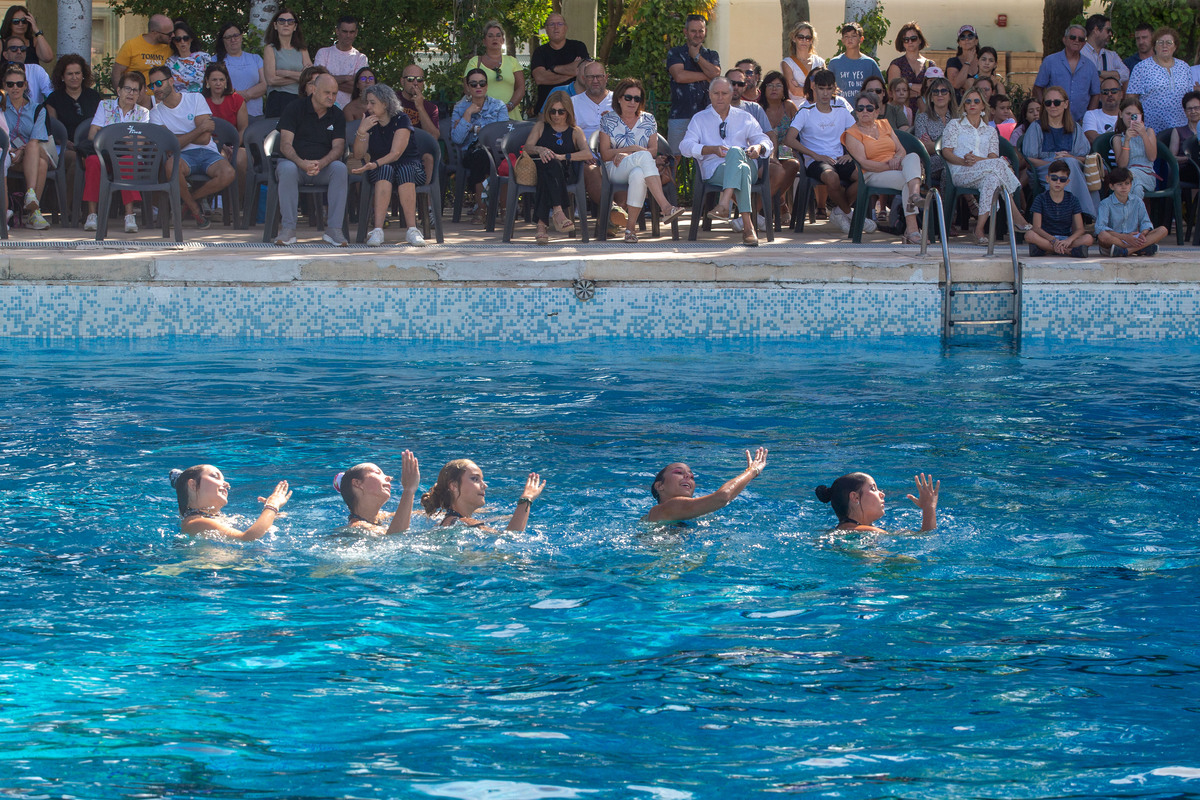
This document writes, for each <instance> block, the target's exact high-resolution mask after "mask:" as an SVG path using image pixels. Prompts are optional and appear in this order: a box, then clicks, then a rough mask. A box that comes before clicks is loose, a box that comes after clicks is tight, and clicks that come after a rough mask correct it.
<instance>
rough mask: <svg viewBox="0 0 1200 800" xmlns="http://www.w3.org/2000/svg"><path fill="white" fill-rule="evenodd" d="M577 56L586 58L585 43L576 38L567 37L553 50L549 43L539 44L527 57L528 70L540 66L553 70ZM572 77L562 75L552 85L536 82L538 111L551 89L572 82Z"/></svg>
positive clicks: (573, 80)
mask: <svg viewBox="0 0 1200 800" xmlns="http://www.w3.org/2000/svg"><path fill="white" fill-rule="evenodd" d="M577 58H588V49H587V45H586V44H584V43H583V42H581V41H579V40H578V39H567V41H566V42H564V43H563V46H562V48H561V49H558V50H555V49H554V48H553V47H551V46H550V44H549V43H547V44H543V45H539V46H538V48H537V49H536V50H534V51H533V56H531V57H530V59H529V68H530V70H534V69H537V68H538V67H542V68H544V69H548V70H553V69H554V68H555V67H561V66H562V65H563V64H570V63H571V62H572V61H574V60H575V59H577ZM574 82H575V79H574V78H568V77H564V78H563V79H562V81H560V82H559V83H556V84H553V85H549V86H546V85H542V84H540V83H539V84H538V87H537V105H536V106H535V108H537V109H538V110H539V111H540V110H541V108H542V106H543V105H544V104H545V102H546V98H547V97H549V96H550V92H551V90H553V89H554V88H555V87H556V86H566V85H568V84H571V83H574Z"/></svg>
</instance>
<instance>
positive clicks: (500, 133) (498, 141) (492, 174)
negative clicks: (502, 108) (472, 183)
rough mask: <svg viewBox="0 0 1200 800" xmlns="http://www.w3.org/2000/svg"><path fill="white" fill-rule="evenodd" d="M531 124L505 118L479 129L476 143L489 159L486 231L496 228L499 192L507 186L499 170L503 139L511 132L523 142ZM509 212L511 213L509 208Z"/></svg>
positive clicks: (502, 154) (505, 179)
mask: <svg viewBox="0 0 1200 800" xmlns="http://www.w3.org/2000/svg"><path fill="white" fill-rule="evenodd" d="M533 125H534V123H532V122H516V121H514V120H511V119H505V120H500V121H499V122H489V123H488V124H487V125H484V126H483V128H481V129H480V131H479V138H478V143H479V144H480V145H481V146H482V147H483V148H484V150H485V152H486V153H487V156H488V159H489V160H490V161H491V169H490V170H489V172H488V177H487V187H488V188H487V193H488V208H487V223H486V224H485V225H484V230H486V231H494V230H496V217H497V216H498V214H499V212H500V192H502V191H505V190H507V188H508V176H507V175H501V174H500V172H499V167H500V162H501V161H503V160H504V140H505V138H506V137H508V136H509V135H510V134H511V135H512V136H513V138H514V139H517V138H519V139H520V141H521V143H522V144H524V143H525V140H526V139H527V138H529V132H530V131H531V130H533ZM509 214H510V215H511V214H512V209H511V208H510V209H509Z"/></svg>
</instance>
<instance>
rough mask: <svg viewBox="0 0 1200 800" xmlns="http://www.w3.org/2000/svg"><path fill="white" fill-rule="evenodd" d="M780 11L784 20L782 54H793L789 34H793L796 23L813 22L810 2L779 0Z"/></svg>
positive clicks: (805, 0) (803, 0)
mask: <svg viewBox="0 0 1200 800" xmlns="http://www.w3.org/2000/svg"><path fill="white" fill-rule="evenodd" d="M779 11H780V15H781V16H782V18H783V31H782V36H781V39H782V41H781V45H782V48H783V49H782V52H783V54H784V55H787V54H788V53H790V52H792V40H791V39H790V38H788V34H789V33H791V30H792V28H793V26H795V25H796V23H798V22H807V21H809V20H811V19H812V13H811V11H810V10H809V4H808V0H779Z"/></svg>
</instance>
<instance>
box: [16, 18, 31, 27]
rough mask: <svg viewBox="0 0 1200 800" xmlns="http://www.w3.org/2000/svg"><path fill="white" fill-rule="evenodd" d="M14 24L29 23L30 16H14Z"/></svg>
mask: <svg viewBox="0 0 1200 800" xmlns="http://www.w3.org/2000/svg"><path fill="white" fill-rule="evenodd" d="M12 24H13V25H28V24H29V17H13V18H12Z"/></svg>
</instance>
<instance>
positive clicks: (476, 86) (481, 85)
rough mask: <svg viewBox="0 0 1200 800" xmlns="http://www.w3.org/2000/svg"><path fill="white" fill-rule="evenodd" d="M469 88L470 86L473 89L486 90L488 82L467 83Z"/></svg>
mask: <svg viewBox="0 0 1200 800" xmlns="http://www.w3.org/2000/svg"><path fill="white" fill-rule="evenodd" d="M467 86H470V87H471V88H472V89H486V88H487V81H467Z"/></svg>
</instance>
